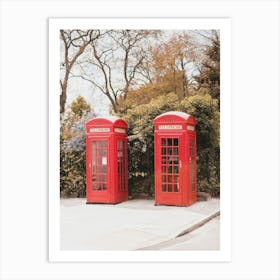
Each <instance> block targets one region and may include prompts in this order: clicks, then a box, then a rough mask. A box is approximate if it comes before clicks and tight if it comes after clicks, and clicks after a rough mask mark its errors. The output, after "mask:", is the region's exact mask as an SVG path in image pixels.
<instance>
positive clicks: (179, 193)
mask: <svg viewBox="0 0 280 280" xmlns="http://www.w3.org/2000/svg"><path fill="white" fill-rule="evenodd" d="M154 125H155V133H154V145H155V146H154V166H155V204H164V205H176V206H188V205H191V204H192V203H194V202H196V195H197V191H196V153H195V149H196V146H195V141H196V138H195V137H196V136H195V119H194V118H193V117H192V116H191V115H188V114H186V113H183V112H176V111H175V112H168V113H164V114H162V115H160V116H158V117H156V118H155V120H154ZM190 159H191V161H190Z"/></svg>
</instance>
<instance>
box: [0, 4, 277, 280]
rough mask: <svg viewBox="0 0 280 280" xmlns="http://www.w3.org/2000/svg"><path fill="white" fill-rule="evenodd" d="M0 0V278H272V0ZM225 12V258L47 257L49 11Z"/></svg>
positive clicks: (274, 273) (274, 132)
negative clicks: (228, 256)
mask: <svg viewBox="0 0 280 280" xmlns="http://www.w3.org/2000/svg"><path fill="white" fill-rule="evenodd" d="M0 5H1V6H0V7H1V14H0V16H1V83H0V84H1V100H0V104H1V193H0V195H1V203H0V205H1V232H0V234H1V235H0V236H1V244H0V248H1V251H0V254H1V255H0V267H1V270H0V277H1V278H2V279H279V277H280V271H279V263H280V261H279V236H280V234H279V220H280V219H279V212H280V211H279V175H278V173H279V97H278V94H279V34H280V32H279V26H280V24H279V13H280V7H279V2H278V1H277V0H263V1H262V0H259V1H258V0H257V1H251V0H245V1H239V0H236V1H209V0H208V1H157V0H155V1H118V2H116V1H106V0H105V1H25V0H21V1H13V0H9V1H8V0H6V1H5V0H4V1H3V0H2V1H1V2H0ZM139 16H145V17H153V16H157V17H231V19H232V124H231V125H232V204H233V206H232V262H231V263H173V264H162V263H143V262H142V263H132V264H127V263H109V264H108V263H102V264H92V263H75V264H73V263H59V264H56V263H48V262H47V252H48V241H47V240H48V199H47V198H48V140H47V139H48V77H47V76H48V75H47V73H48V37H47V34H48V21H47V19H48V18H49V17H139Z"/></svg>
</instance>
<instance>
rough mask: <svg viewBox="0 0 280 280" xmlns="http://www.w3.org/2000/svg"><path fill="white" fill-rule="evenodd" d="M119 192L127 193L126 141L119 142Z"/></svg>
mask: <svg viewBox="0 0 280 280" xmlns="http://www.w3.org/2000/svg"><path fill="white" fill-rule="evenodd" d="M117 143H118V144H117V145H118V190H119V191H125V176H126V174H125V164H126V163H125V154H124V153H125V150H124V141H123V140H118V142H117Z"/></svg>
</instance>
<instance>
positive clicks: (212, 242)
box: [141, 216, 220, 250]
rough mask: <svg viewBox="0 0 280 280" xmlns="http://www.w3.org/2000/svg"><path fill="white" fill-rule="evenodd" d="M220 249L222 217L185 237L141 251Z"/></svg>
mask: <svg viewBox="0 0 280 280" xmlns="http://www.w3.org/2000/svg"><path fill="white" fill-rule="evenodd" d="M219 248H220V216H218V217H216V218H214V219H212V220H210V221H209V222H208V223H206V224H204V225H203V226H201V227H199V228H197V229H195V230H193V231H191V232H189V233H187V234H185V235H183V236H180V237H177V238H175V239H172V240H169V241H165V242H162V243H159V244H157V245H153V246H150V247H145V248H142V249H141V250H219Z"/></svg>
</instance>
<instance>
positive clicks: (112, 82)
mask: <svg viewBox="0 0 280 280" xmlns="http://www.w3.org/2000/svg"><path fill="white" fill-rule="evenodd" d="M157 33H158V31H147V30H105V31H99V34H100V36H99V38H98V39H97V40H92V41H91V43H90V46H91V57H89V58H88V60H87V61H86V63H83V64H80V74H79V75H76V77H80V78H82V79H84V80H86V81H88V82H90V83H91V84H92V85H94V87H96V88H97V89H99V91H100V92H101V93H102V94H104V95H105V96H106V97H107V98H108V99H109V101H110V103H111V105H112V109H113V111H114V112H115V113H116V112H118V110H119V108H118V105H119V103H118V101H119V98H122V99H125V98H126V95H127V93H128V91H129V89H130V88H131V87H132V85H135V84H137V82H136V81H137V75H138V70H139V69H140V68H141V66H142V65H143V63H144V61H145V58H146V52H145V48H146V45H145V44H144V41H145V40H146V39H147V38H148V37H151V36H156V34H157Z"/></svg>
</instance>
